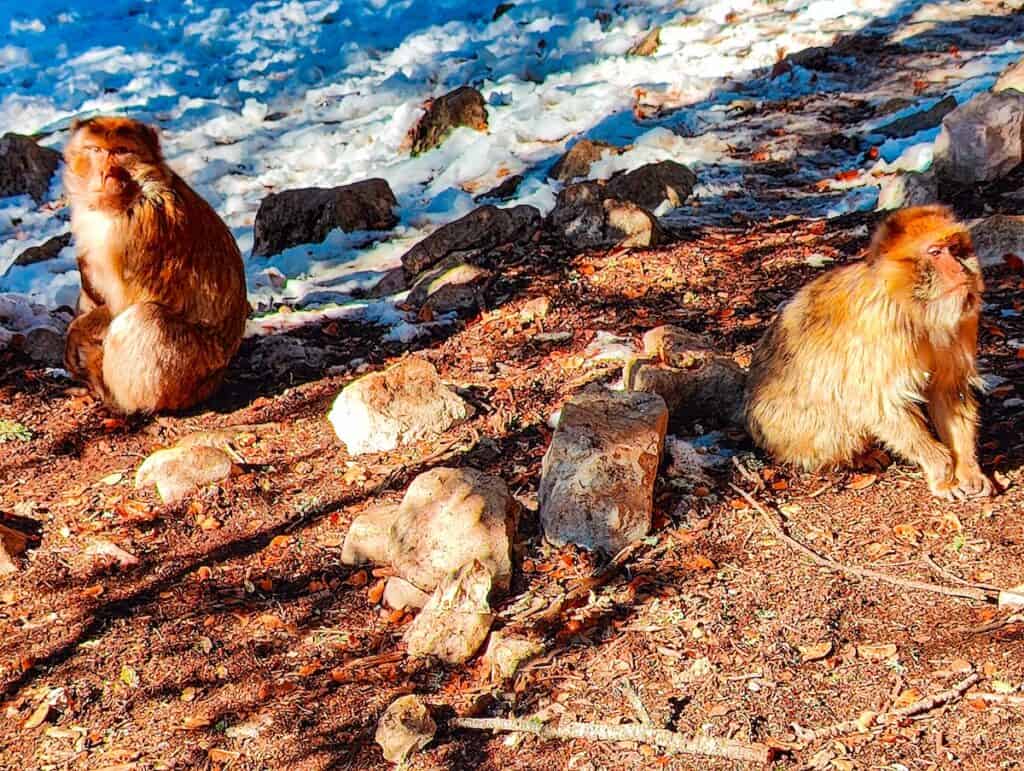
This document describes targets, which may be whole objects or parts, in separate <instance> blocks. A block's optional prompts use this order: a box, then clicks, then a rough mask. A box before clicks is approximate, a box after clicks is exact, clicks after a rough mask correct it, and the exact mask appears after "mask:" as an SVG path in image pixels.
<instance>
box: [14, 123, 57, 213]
mask: <svg viewBox="0 0 1024 771" xmlns="http://www.w3.org/2000/svg"><path fill="white" fill-rule="evenodd" d="M59 163H60V153H58V152H57V151H56V150H51V149H50V148H48V147H43V146H42V145H40V144H39V143H37V142H36V141H35V140H34V139H33V138H32V137H27V136H23V135H21V134H11V133H8V134H4V135H3V136H2V137H0V198H6V197H7V196H11V195H30V196H32V198H33V199H35V201H36V203H39V202H41V201H42V200H43V199H44V198H46V194H47V192H49V190H50V180H51V179H53V174H54V172H55V171H57V165H58V164H59Z"/></svg>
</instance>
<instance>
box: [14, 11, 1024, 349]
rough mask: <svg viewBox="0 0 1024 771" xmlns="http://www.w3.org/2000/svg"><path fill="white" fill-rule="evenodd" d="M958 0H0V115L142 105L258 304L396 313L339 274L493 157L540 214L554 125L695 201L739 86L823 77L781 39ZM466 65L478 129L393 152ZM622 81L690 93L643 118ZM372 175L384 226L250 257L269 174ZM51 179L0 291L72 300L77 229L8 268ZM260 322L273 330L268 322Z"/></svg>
mask: <svg viewBox="0 0 1024 771" xmlns="http://www.w3.org/2000/svg"><path fill="white" fill-rule="evenodd" d="M972 2H973V3H974V4H976V5H983V3H981V0H972ZM970 6H971V3H962V2H931V3H930V2H924V0H760V1H758V0H746V1H742V0H741V1H740V2H737V0H649V1H646V2H639V1H634V2H630V1H628V0H627V1H626V2H623V1H622V0H589V1H588V0H535V1H533V2H531V1H530V0H518V1H517V2H515V4H514V5H513V6H512V7H511V8H510V9H509V10H507V12H505V13H503V14H501V15H500V16H499V18H497V19H493V18H492V17H493V16H494V15H495V14H494V10H495V9H494V3H492V2H490V0H489V1H488V2H487V3H480V2H479V1H478V0H399V1H398V2H394V1H393V0H265V1H263V2H248V0H187V2H180V1H179V0H148V1H147V0H103V2H93V1H92V0H89V1H88V2H86V1H85V0H79V2H71V3H69V2H66V1H65V0H34V2H31V3H24V4H16V3H14V2H13V0H3V2H2V3H0V30H3V32H4V33H5V35H4V37H3V40H2V41H0V131H15V132H19V133H37V132H38V133H42V134H44V135H45V138H44V139H43V140H42V141H43V144H46V145H48V146H51V147H54V148H58V149H59V148H61V147H62V146H63V144H64V142H65V140H66V138H67V126H68V125H69V123H70V121H71V119H72V118H74V117H81V116H88V115H92V114H96V113H127V114H130V115H132V116H135V117H138V118H141V119H143V120H146V121H150V122H153V123H155V124H157V125H158V126H159V127H160V128H161V131H162V135H163V140H164V144H165V152H166V156H167V158H168V160H169V162H170V164H171V165H172V166H173V167H174V168H175V169H176V170H177V171H178V172H179V173H181V174H182V175H183V176H184V177H185V178H186V179H187V180H188V181H189V182H190V183H191V184H192V185H193V186H194V187H195V188H196V189H197V190H198V191H199V192H200V193H201V194H202V195H203V196H205V197H206V198H207V199H208V200H209V201H210V202H211V203H212V204H213V205H214V207H215V208H216V209H217V210H218V211H219V212H220V214H221V215H222V216H223V217H224V218H225V220H226V221H227V222H228V224H229V225H230V227H231V228H232V229H233V231H234V233H235V235H236V237H237V239H238V241H239V244H240V246H241V248H242V252H243V254H245V255H246V263H247V273H248V276H249V288H250V294H251V299H252V303H253V305H254V307H256V308H257V310H258V311H260V312H262V313H264V314H268V313H271V312H272V311H273V310H274V309H275V308H277V307H278V306H280V305H282V304H286V305H289V306H290V307H292V308H303V307H307V308H310V307H318V306H323V305H325V304H339V305H344V306H346V307H344V308H339V309H336V310H334V311H332V313H333V315H336V316H341V317H350V318H351V317H354V316H359V315H361V314H362V315H363V316H364V317H366V318H368V319H372V320H375V321H377V322H379V323H386V324H389V325H397V324H402V323H403V320H402V316H401V314H400V313H398V312H396V311H395V310H394V308H393V306H389V305H387V304H386V303H385V304H382V303H380V302H378V303H374V304H371V305H370V306H364V305H362V304H359V303H350V301H349V293H350V292H351V291H352V290H353V289H355V288H361V287H368V286H370V285H372V284H373V283H374V281H376V280H377V279H378V278H379V276H380V274H381V272H382V271H384V270H386V269H388V268H390V267H393V266H394V265H396V264H398V258H399V257H400V255H401V254H402V252H403V251H404V250H405V249H407V248H408V247H409V246H410V245H411V244H413V243H415V241H416V240H417V239H418V238H421V237H422V236H423V235H424V234H425V233H427V232H429V231H430V229H432V228H433V227H436V226H437V225H438V224H441V223H443V222H447V221H449V220H451V219H454V218H455V217H457V216H460V215H462V214H464V213H466V212H467V211H469V210H470V209H471V208H472V207H473V206H474V204H473V196H474V195H476V194H479V193H480V192H483V191H486V190H488V189H489V188H491V187H492V186H494V185H495V184H497V183H498V181H499V180H500V178H501V177H502V176H504V175H507V174H509V173H523V174H525V175H526V181H525V182H524V184H523V185H522V186H521V187H520V191H519V195H518V197H517V199H516V200H514V201H512V202H510V204H514V203H531V204H534V205H536V206H538V207H539V208H540V209H541V210H542V211H547V210H548V209H550V207H551V206H552V205H553V203H554V198H555V195H556V193H557V185H558V183H555V182H552V181H550V180H548V179H547V170H548V168H549V167H550V165H551V164H552V163H553V162H554V160H555V159H556V158H557V157H558V155H559V154H560V153H561V152H563V151H564V149H565V147H566V145H567V144H570V143H571V142H572V141H573V140H574V139H576V138H578V137H580V136H590V137H592V138H597V139H604V140H607V141H611V142H614V143H615V144H619V145H624V144H632V145H633V149H632V150H630V151H629V152H627V153H625V154H623V155H620V156H614V157H606V158H605V159H604V160H603V161H601V162H599V163H598V164H596V165H595V167H594V169H593V171H594V173H595V175H597V176H610V175H611V174H612V173H614V172H616V171H619V170H623V169H631V168H635V167H637V166H639V165H641V164H643V163H646V162H649V161H652V160H660V159H665V158H672V159H675V160H678V161H681V162H683V163H686V164H688V165H690V166H691V167H692V168H693V169H694V170H695V171H696V172H697V173H698V176H699V177H700V179H701V183H700V185H699V186H698V188H697V190H696V192H695V197H696V198H697V199H698V200H699V199H708V200H710V199H714V198H716V197H717V196H721V195H722V194H723V193H724V192H728V191H729V190H737V189H741V188H742V184H743V183H742V171H741V169H740V168H738V166H737V164H736V162H735V160H733V159H732V158H731V157H730V156H729V155H728V152H727V150H728V148H727V145H728V144H730V143H731V144H742V143H743V142H744V141H746V140H749V137H744V136H738V135H733V134H730V133H728V132H726V133H724V134H723V131H721V130H716V129H720V128H721V127H723V126H727V125H729V124H728V121H729V116H730V112H731V111H730V105H731V104H732V103H733V102H734V101H736V100H739V99H743V100H751V99H754V100H758V99H780V98H785V97H788V96H793V95H796V94H806V93H811V92H825V91H828V90H829V79H828V78H827V77H820V78H817V77H811V74H810V73H809V72H808V71H806V70H802V68H800V67H796V68H794V70H793V72H792V73H791V74H790V75H788V76H786V77H784V78H775V79H772V78H769V77H767V76H766V70H765V68H768V67H770V66H771V65H772V64H773V63H774V62H775V60H776V58H777V56H778V52H779V50H780V49H784V50H785V51H786V52H789V53H793V52H796V51H799V50H801V49H804V48H807V47H809V46H815V45H822V44H826V43H828V42H830V41H831V40H832V39H833V38H834V37H835V35H836V34H842V33H849V32H854V31H857V30H860V29H862V28H863V27H865V26H866V25H869V24H874V25H877V24H879V23H880V21H881V20H885V19H886V18H898V17H902V16H905V15H906V14H907V13H910V12H913V13H914V18H915V19H918V20H919V21H923V22H927V19H928V18H929V14H933V15H934V14H939V15H944V17H945V16H948V15H950V14H954V15H955V14H959V13H966V12H968V11H969V10H970V8H969V7H970ZM965 8H967V10H963V9H965ZM883 23H884V21H883ZM654 25H661V26H662V28H663V29H662V33H661V45H660V47H659V48H658V50H657V53H656V54H655V55H654V56H652V57H636V56H628V55H627V54H626V52H627V50H628V49H629V47H630V46H631V45H633V44H634V43H635V42H637V40H638V39H639V38H641V37H642V36H643V35H644V34H645V32H647V31H648V30H649V29H650V28H651V27H652V26H654ZM1022 50H1024V47H1022V46H1020V45H1018V44H1016V43H1008V44H1006V45H1004V46H1003V47H1002V48H1000V49H999V50H996V51H993V52H991V56H986V57H980V58H977V59H975V60H973V61H972V62H971V63H970V66H969V67H965V68H963V69H962V70H958V71H957V72H956V73H953V74H951V76H950V78H951V79H950V81H949V88H950V92H951V93H954V94H955V95H956V96H957V97H958V99H960V100H961V101H963V100H964V99H965V98H967V97H969V96H970V95H971V94H972V93H974V92H976V91H979V90H981V89H984V88H987V87H988V86H989V85H991V82H992V79H993V78H994V76H995V74H996V73H998V71H999V70H1000V69H1001V68H1002V67H1003V66H1005V64H1006V63H1007V62H1008V61H1010V60H1012V59H1014V58H1017V57H1019V55H1020V52H1021V51H1022ZM467 83H468V84H472V85H475V86H476V87H478V88H479V89H480V91H481V92H482V93H483V95H484V98H485V99H486V101H487V103H488V105H489V107H488V110H489V122H490V130H489V131H488V132H487V133H478V132H475V131H472V130H470V129H459V130H457V131H456V132H455V133H454V134H453V135H452V136H451V137H450V138H449V139H448V140H447V142H445V144H444V145H443V146H442V147H441V148H439V149H437V150H434V151H432V152H429V153H426V154H423V155H421V156H419V157H415V158H413V157H410V156H409V154H408V153H406V152H402V151H401V150H400V145H401V144H402V140H403V138H404V137H405V135H406V133H407V132H408V130H409V128H410V127H411V126H412V125H413V124H414V122H415V121H416V119H417V118H418V117H419V115H420V114H421V113H422V108H421V105H422V103H423V101H424V100H425V99H427V98H429V97H431V96H437V95H439V94H442V93H444V92H446V91H449V90H451V89H452V88H455V87H457V86H460V85H464V84H467ZM741 83H742V84H745V85H744V86H743V88H742V90H738V89H737V88H736V86H737V84H741ZM638 88H640V89H644V90H646V91H648V92H651V93H655V94H661V95H668V96H669V97H670V98H671V99H672V100H674V101H675V102H677V103H682V104H683V105H685V107H684V108H683V109H681V110H678V111H676V112H673V113H671V114H669V115H667V116H666V117H665V118H664V119H663V120H661V121H650V120H646V121H642V122H638V121H637V120H636V119H635V118H634V115H633V112H632V107H633V103H634V92H635V90H636V89H638ZM932 101H934V100H932ZM928 104H929V103H924V104H923V106H925V107H927V106H928ZM920 107H921V105H915V106H914V107H912V108H908V109H907V110H906V111H905V112H911V111H913V110H916V109H920ZM899 116H900V113H896V114H893V115H891V116H888V119H890V120H891V119H892V118H895V117H899ZM934 135H935V130H932V131H931V132H924V133H922V134H921V135H918V136H916V137H911V138H908V139H905V140H898V141H896V140H889V141H888V142H886V143H885V144H883V145H882V147H881V156H882V160H883V161H887V162H892V163H894V164H899V165H902V166H904V167H907V166H911V167H920V166H921V165H922V164H927V163H928V162H930V150H929V148H930V144H931V142H932V140H933V139H934ZM367 177H383V178H385V179H387V180H388V182H389V183H390V184H391V187H392V189H393V190H394V192H395V194H396V196H397V197H398V200H399V205H400V212H399V216H400V224H399V226H398V227H397V228H396V229H395V230H394V231H393V232H391V233H389V234H342V233H340V232H335V233H334V234H332V235H331V236H330V237H328V239H327V240H326V241H325V242H324V243H323V244H320V245H310V246H303V247H297V248H294V249H290V250H288V251H287V252H285V253H284V254H280V255H277V256H275V257H272V258H250V257H249V256H248V252H249V250H250V248H251V245H252V224H253V218H254V216H255V213H256V210H257V208H258V207H259V204H260V201H261V200H262V199H263V197H264V196H265V195H267V194H268V193H269V192H271V191H279V190H284V189H288V188H294V187H308V186H334V185H340V184H345V183H349V182H355V181H358V180H361V179H365V178H367ZM847 186H848V187H850V188H851V189H850V190H849V192H847V193H845V195H843V196H840V197H839V198H838V199H837V201H838V202H836V201H833V203H832V204H830V206H829V208H828V210H827V211H825V212H823V213H826V214H827V213H840V212H842V211H846V210H849V209H850V208H864V207H867V208H870V207H872V206H873V205H874V200H875V194H876V191H877V189H876V188H875V187H872V186H871V180H870V179H862V180H857V181H855V182H853V183H848V185H847ZM60 196H61V186H60V182H59V175H58V177H55V179H54V182H53V185H52V189H51V191H50V196H49V199H50V200H49V202H48V203H46V204H44V205H43V206H36V205H35V204H34V203H33V202H32V201H31V200H30V199H28V198H25V197H19V198H8V199H0V292H13V293H21V294H25V295H27V296H29V297H30V298H32V299H33V300H34V301H35V302H38V303H40V304H42V305H43V306H46V307H50V308H53V307H57V306H59V305H71V304H73V302H74V298H75V296H76V293H77V288H78V277H77V273H76V271H75V267H74V257H73V254H74V252H73V247H69V248H67V249H65V250H64V251H63V252H62V253H61V254H60V256H59V257H58V258H56V259H54V260H49V261H46V262H42V263H38V264H36V265H31V266H24V267H22V266H17V267H12V262H13V261H14V259H15V257H16V256H17V255H18V254H19V253H20V252H22V251H23V250H24V249H26V248H28V247H29V246H32V245H35V244H39V243H42V242H44V241H45V240H47V239H48V238H50V237H52V236H54V235H57V234H60V233H62V232H64V231H65V230H66V229H67V219H68V212H67V210H66V209H62V208H61V207H60V206H59V205H57V204H56V203H55V202H57V201H58V200H59V198H60ZM346 303H348V305H346ZM295 320H296V319H293V322H294V321H295ZM2 324H3V321H2V319H0V325H2ZM260 326H261V324H260V323H257V324H255V325H254V329H256V328H259V327H260ZM262 326H264V327H277V326H278V324H277V320H274V319H270V318H268V319H266V321H265V322H264V323H262ZM407 332H408V330H403V329H400V330H398V332H397V333H398V334H399V335H404V334H406V333H407Z"/></svg>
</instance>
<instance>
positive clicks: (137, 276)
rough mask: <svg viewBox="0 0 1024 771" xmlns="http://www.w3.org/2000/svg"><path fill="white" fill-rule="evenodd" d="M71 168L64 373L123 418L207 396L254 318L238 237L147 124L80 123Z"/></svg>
mask: <svg viewBox="0 0 1024 771" xmlns="http://www.w3.org/2000/svg"><path fill="white" fill-rule="evenodd" d="M65 161H66V164H67V166H66V170H65V178H64V181H65V187H66V188H67V191H68V194H69V196H70V199H71V229H72V232H73V233H74V236H75V243H76V248H77V252H78V266H79V271H80V273H81V277H82V291H81V294H80V296H79V303H78V310H79V314H80V315H79V316H78V318H76V319H75V321H74V322H72V324H71V327H70V328H69V330H68V339H67V346H66V348H65V362H66V364H67V367H68V370H69V371H70V372H72V373H73V374H74V375H76V376H78V377H80V378H82V379H83V380H86V381H87V382H88V383H89V384H90V385H91V386H92V388H93V389H94V390H95V391H96V392H97V393H99V394H100V395H101V396H102V397H103V399H104V400H105V401H106V402H107V403H108V404H110V405H111V406H112V407H114V408H115V409H118V410H120V411H122V412H126V413H135V412H157V411H164V410H181V409H185V408H187V407H190V406H192V405H194V404H196V403H197V402H200V401H202V400H203V399H206V398H207V397H209V396H210V394H212V393H213V391H214V390H215V389H216V388H217V386H218V385H219V383H220V381H221V379H222V377H223V374H224V370H225V368H226V367H227V365H228V362H229V361H230V359H231V357H232V356H233V355H234V354H235V352H236V351H237V350H238V346H239V344H240V343H241V339H242V332H243V330H244V327H245V319H246V316H247V315H248V313H249V304H248V302H247V300H246V294H245V275H244V270H243V266H242V256H241V254H240V252H239V251H238V246H237V244H236V243H235V240H234V238H233V237H232V235H231V232H230V231H229V230H228V228H227V226H226V225H225V224H224V223H223V221H221V219H220V218H219V217H218V216H217V214H216V212H214V211H213V209H212V208H211V207H210V205H209V204H207V203H206V201H204V200H203V199H202V198H200V197H199V196H198V195H197V194H196V193H195V192H194V191H193V190H192V189H191V188H190V187H189V186H188V185H187V184H186V183H185V182H184V180H182V179H181V178H180V177H179V176H178V175H176V174H175V173H174V172H173V171H171V170H170V168H169V167H168V166H167V164H166V163H164V160H163V157H162V155H161V152H160V144H159V140H158V139H157V135H156V132H155V131H154V130H153V129H152V128H150V127H149V126H146V125H144V124H142V123H139V122H137V121H133V120H129V119H126V118H94V119H92V120H89V121H86V122H85V123H81V124H78V125H76V127H75V128H74V131H73V134H72V137H71V140H70V142H69V143H68V146H67V149H66V150H65Z"/></svg>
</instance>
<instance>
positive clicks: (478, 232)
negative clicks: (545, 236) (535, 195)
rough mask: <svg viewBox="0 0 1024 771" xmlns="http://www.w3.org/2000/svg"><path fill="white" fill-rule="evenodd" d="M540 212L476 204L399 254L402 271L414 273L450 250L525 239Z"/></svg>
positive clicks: (538, 220)
mask: <svg viewBox="0 0 1024 771" xmlns="http://www.w3.org/2000/svg"><path fill="white" fill-rule="evenodd" d="M540 223H541V217H540V212H539V211H538V210H537V209H536V208H534V207H533V206H525V205H523V206H514V207H512V208H510V209H499V208H498V207H496V206H490V205H486V206H480V207H479V208H477V209H474V210H473V211H471V212H470V213H469V214H467V215H466V216H464V217H460V218H459V219H457V220H454V221H452V222H449V223H448V224H446V225H442V226H441V227H439V228H438V229H437V230H435V231H434V232H433V233H431V234H430V235H429V236H427V237H426V238H424V239H423V240H422V241H420V242H419V243H417V244H416V245H415V246H413V247H412V249H410V250H409V251H407V252H406V253H405V254H403V255H402V266H403V267H404V268H405V271H406V274H407V275H409V276H415V275H417V274H419V273H420V272H421V271H423V270H426V269H427V268H429V267H431V266H433V265H436V264H437V263H438V262H440V261H441V260H443V259H444V258H445V257H448V256H449V255H450V254H452V253H453V252H472V251H483V250H490V249H494V248H495V247H497V246H502V245H504V244H509V243H517V242H525V241H528V240H529V239H530V238H531V237H532V236H533V234H534V233H535V232H536V231H537V229H538V228H539V227H540Z"/></svg>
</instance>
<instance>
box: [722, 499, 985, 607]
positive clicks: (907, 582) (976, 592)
mask: <svg viewBox="0 0 1024 771" xmlns="http://www.w3.org/2000/svg"><path fill="white" fill-rule="evenodd" d="M729 487H731V488H732V489H733V490H735V491H736V492H737V493H739V494H740V495H742V496H743V498H744V499H745V500H746V501H747V503H749V504H750V505H751V506H753V507H754V509H756V510H757V511H758V512H760V514H761V516H763V517H764V520H765V522H766V523H767V524H768V526H769V528H771V531H772V532H773V533H774V534H775V537H776V538H778V539H779V540H781V541H782V542H783V543H785V544H786V545H787V546H789V547H790V548H792V549H794V550H796V551H798V552H800V553H801V554H803V555H804V556H805V557H807V558H808V559H809V560H811V561H812V562H814V563H815V564H818V565H821V566H822V567H827V568H831V569H832V570H839V571H841V572H844V573H849V574H851V575H855V576H860V577H861V578H873V579H875V580H876V581H882V582H883V583H887V584H892V585H893V586H899V587H902V588H904V589H914V590H916V591H920V592H932V593H934V594H944V595H946V596H947V597H957V598H960V599H964V600H974V601H975V602H991V595H990V593H989V592H986V591H983V590H981V589H973V588H971V587H967V586H965V587H962V588H958V587H953V586H942V585H941V584H932V583H928V582H926V581H914V580H912V579H909V578H899V577H898V576H891V575H889V574H888V573H881V572H879V571H877V570H871V569H870V568H861V567H856V566H854V565H844V564H843V563H841V562H836V561H835V560H833V559H829V558H828V557H824V556H822V555H820V554H818V553H817V552H816V551H814V550H813V549H811V548H809V547H808V546H805V545H804V544H802V543H800V541H798V540H796V539H795V538H793V537H791V536H790V535H788V534H787V533H786V531H785V530H783V528H782V525H781V524H780V523H779V521H778V520H777V519H776V518H775V517H773V516H772V515H771V514H769V513H768V510H767V509H765V508H764V506H762V505H761V504H760V503H758V502H757V501H756V500H754V498H752V497H751V495H750V493H748V492H747V491H746V490H743V489H741V488H739V487H737V486H736V485H734V484H731V483H730V485H729Z"/></svg>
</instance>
